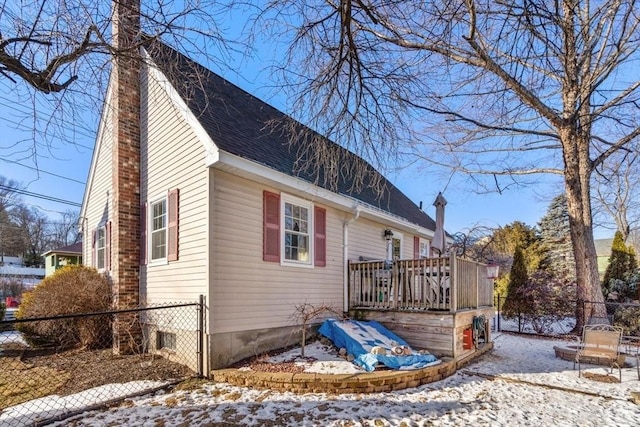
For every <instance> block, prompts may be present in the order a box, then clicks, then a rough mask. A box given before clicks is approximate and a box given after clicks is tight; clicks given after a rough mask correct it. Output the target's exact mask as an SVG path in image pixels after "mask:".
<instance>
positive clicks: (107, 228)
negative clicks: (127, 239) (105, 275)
mask: <svg viewBox="0 0 640 427" xmlns="http://www.w3.org/2000/svg"><path fill="white" fill-rule="evenodd" d="M104 240H105V248H104V268H105V269H106V270H107V271H111V221H108V222H107V223H106V224H105V225H104Z"/></svg>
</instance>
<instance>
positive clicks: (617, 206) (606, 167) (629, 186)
mask: <svg viewBox="0 0 640 427" xmlns="http://www.w3.org/2000/svg"><path fill="white" fill-rule="evenodd" d="M639 156H640V152H638V150H637V148H636V149H634V150H632V151H631V152H622V153H618V155H617V156H611V157H610V158H609V161H608V162H605V163H603V164H602V165H601V166H600V168H599V169H597V170H596V174H595V175H594V178H595V186H594V187H595V190H596V191H595V204H596V207H595V209H594V211H595V212H596V214H598V213H600V214H601V215H602V214H607V215H608V216H609V217H610V218H613V221H614V223H615V225H616V230H617V231H619V232H620V233H622V238H623V239H624V241H625V242H626V241H627V240H629V237H630V236H631V231H632V230H633V229H635V228H637V227H638V226H639V225H640V203H639V201H640V195H639V194H640V170H639V169H638V164H639V163H640V159H639Z"/></svg>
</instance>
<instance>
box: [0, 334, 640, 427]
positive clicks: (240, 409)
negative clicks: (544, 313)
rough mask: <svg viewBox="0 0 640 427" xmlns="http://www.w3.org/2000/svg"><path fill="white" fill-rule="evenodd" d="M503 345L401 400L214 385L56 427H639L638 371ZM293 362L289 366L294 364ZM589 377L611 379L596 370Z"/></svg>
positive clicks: (503, 338) (542, 344) (328, 364)
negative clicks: (581, 368) (576, 366)
mask: <svg viewBox="0 0 640 427" xmlns="http://www.w3.org/2000/svg"><path fill="white" fill-rule="evenodd" d="M494 342H495V348H494V350H493V352H492V353H491V354H488V355H485V356H484V357H482V358H481V359H480V360H479V361H478V362H475V363H473V364H470V365H468V366H467V367H465V368H464V369H462V370H460V371H458V372H457V373H456V374H455V375H453V376H451V377H449V378H446V379H444V380H442V381H439V382H436V383H431V384H427V385H424V386H421V387H418V388H414V389H408V390H403V391H398V392H394V393H375V394H303V395H297V394H292V393H279V392H271V391H264V390H252V389H247V388H242V387H234V386H230V385H228V384H224V383H221V384H213V383H205V384H203V385H201V386H198V387H196V388H195V389H192V390H182V391H173V392H165V391H161V392H156V393H154V394H152V395H146V396H142V397H138V398H134V399H130V400H127V401H125V402H124V403H123V404H121V405H119V406H117V407H113V408H111V409H109V410H100V411H90V412H85V413H82V414H81V415H78V416H75V417H73V418H70V419H67V420H65V421H62V422H60V423H58V424H54V425H58V426H62V425H65V426H112V425H127V426H158V425H165V426H169V425H189V426H205V425H216V424H223V425H238V426H249V425H262V426H352V427H357V426H422V425H430V426H454V425H459V426H462V425H474V426H476V425H490V426H552V425H553V426H576V425H579V426H638V425H640V406H638V405H636V404H634V403H633V402H631V401H630V396H631V392H633V391H635V392H640V381H639V380H638V377H637V373H636V368H635V367H627V368H625V369H623V376H622V383H604V382H598V381H594V380H591V379H588V378H584V377H582V378H579V377H578V372H577V370H576V371H574V370H573V369H572V368H573V363H572V362H568V361H565V360H560V359H557V358H556V357H555V355H554V351H553V346H554V345H567V344H570V343H569V342H562V341H557V340H548V339H538V338H534V337H521V336H513V335H508V334H498V335H496V336H494ZM574 344H575V343H574ZM322 353H323V349H322V348H321V346H319V347H316V348H315V349H314V348H308V349H307V355H314V356H317V355H318V354H322ZM292 356H293V355H291V354H290V355H288V356H281V357H282V358H283V359H287V360H290V359H291V358H292ZM325 359H327V360H322V361H320V362H322V364H324V365H322V364H319V365H317V366H315V367H313V366H312V365H314V364H310V365H309V366H308V369H315V370H316V371H318V372H334V371H335V372H344V370H346V369H350V368H349V367H348V366H347V365H344V364H342V363H338V362H340V361H339V360H337V359H332V358H331V356H326V357H325ZM628 360H629V361H631V360H630V359H628ZM320 362H315V363H320ZM633 362H634V363H635V360H634V361H633ZM587 372H593V373H598V374H605V373H607V371H606V370H605V368H603V367H596V366H589V369H588V370H587ZM614 376H617V372H616V373H615V374H614ZM496 377H497V378H496ZM492 378H495V379H492ZM8 411H11V408H10V409H9V410H8ZM7 415H9V412H7V411H5V412H4V413H3V414H2V417H0V425H2V419H3V418H4V421H8V418H6V416H7Z"/></svg>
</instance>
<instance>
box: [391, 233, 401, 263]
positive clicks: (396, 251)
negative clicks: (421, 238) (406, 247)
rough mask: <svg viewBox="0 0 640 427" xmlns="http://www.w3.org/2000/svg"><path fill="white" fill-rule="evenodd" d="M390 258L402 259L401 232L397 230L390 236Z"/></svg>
mask: <svg viewBox="0 0 640 427" xmlns="http://www.w3.org/2000/svg"><path fill="white" fill-rule="evenodd" d="M391 259H392V260H396V259H402V233H400V232H398V231H394V232H393V237H392V238H391Z"/></svg>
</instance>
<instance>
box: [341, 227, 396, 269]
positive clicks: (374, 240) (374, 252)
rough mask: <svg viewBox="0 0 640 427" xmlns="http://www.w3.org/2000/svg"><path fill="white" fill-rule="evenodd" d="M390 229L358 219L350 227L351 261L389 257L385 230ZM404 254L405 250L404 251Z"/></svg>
mask: <svg viewBox="0 0 640 427" xmlns="http://www.w3.org/2000/svg"><path fill="white" fill-rule="evenodd" d="M385 228H388V227H387V226H385V225H384V224H382V223H378V222H375V221H372V220H369V219H365V218H358V219H357V220H356V221H354V222H352V223H351V224H350V225H349V256H348V257H349V259H350V260H353V261H358V260H359V259H360V257H361V256H362V257H365V258H367V259H378V260H383V259H385V258H386V257H387V241H386V240H385V239H384V236H383V234H384V230H385ZM403 254H404V249H403Z"/></svg>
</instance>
